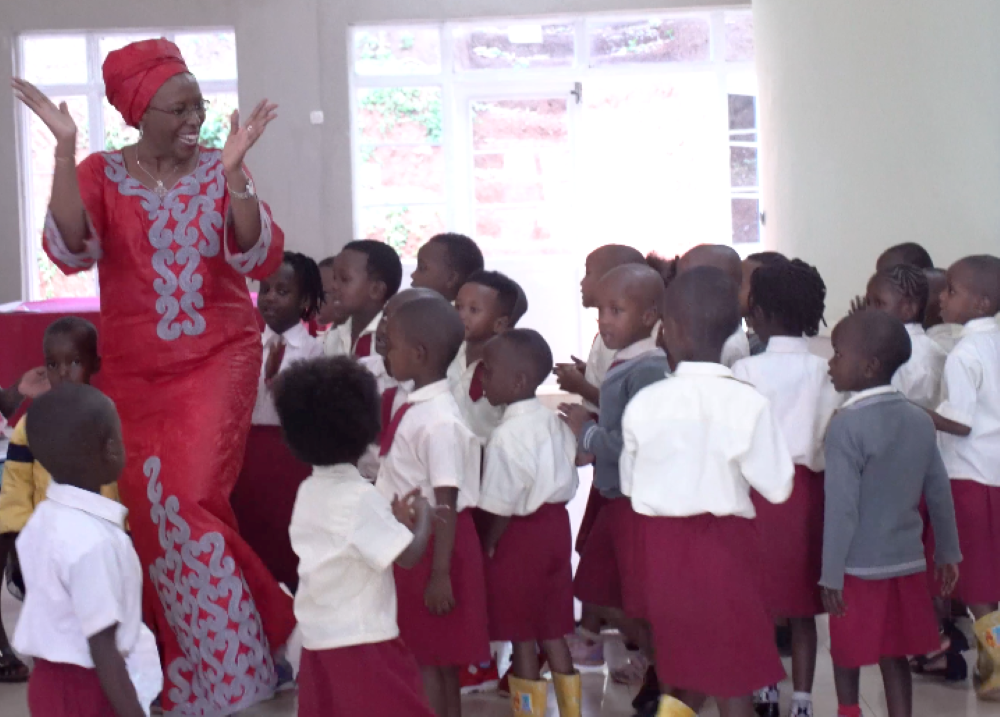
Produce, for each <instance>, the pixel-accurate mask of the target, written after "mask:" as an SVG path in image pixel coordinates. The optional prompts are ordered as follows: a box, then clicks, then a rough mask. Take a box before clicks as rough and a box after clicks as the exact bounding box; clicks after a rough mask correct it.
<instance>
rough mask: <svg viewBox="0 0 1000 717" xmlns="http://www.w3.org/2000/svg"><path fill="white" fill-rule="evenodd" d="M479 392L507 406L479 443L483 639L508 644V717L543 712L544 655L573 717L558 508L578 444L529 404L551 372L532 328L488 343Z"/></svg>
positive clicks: (569, 603)
mask: <svg viewBox="0 0 1000 717" xmlns="http://www.w3.org/2000/svg"><path fill="white" fill-rule="evenodd" d="M483 365H484V366H485V370H484V372H483V389H484V390H485V392H486V398H487V400H489V401H490V403H492V404H493V405H496V406H503V405H506V406H507V408H506V410H505V411H504V416H503V420H502V421H501V423H500V425H499V426H498V427H497V429H496V430H495V431H493V435H492V437H491V438H490V442H489V443H488V444H487V446H486V457H485V464H484V469H483V484H482V489H481V493H480V497H479V507H480V508H481V509H482V510H483V511H486V512H487V513H488V514H489V519H488V520H487V521H486V527H485V534H484V537H483V550H484V552H485V554H486V590H487V604H488V608H489V625H490V638H491V639H492V640H494V641H501V642H513V643H514V654H513V664H512V665H511V677H510V695H511V701H512V704H513V706H514V714H523V715H544V713H545V704H546V702H547V701H548V683H547V682H545V681H544V680H542V679H541V673H540V670H539V659H538V650H539V648H540V649H541V650H542V651H543V652H544V653H545V656H546V658H547V659H548V662H549V666H550V667H551V669H552V679H553V682H554V684H555V689H556V699H557V701H558V703H559V714H560V715H561V716H562V717H579V715H580V699H581V689H582V688H581V684H580V676H579V674H577V673H576V672H575V670H574V669H573V660H572V656H571V655H570V652H569V647H568V645H567V644H566V640H565V636H566V635H568V634H570V633H572V632H573V629H574V622H573V567H572V562H571V551H572V535H571V532H570V524H569V513H568V512H567V511H566V503H568V502H569V501H570V500H572V498H573V496H574V495H575V494H576V489H577V486H578V483H579V481H578V478H577V472H576V465H575V458H576V440H575V438H574V437H573V434H572V432H571V431H570V430H569V429H568V428H567V427H566V426H565V425H564V424H563V423H562V422H561V421H560V420H559V417H558V416H557V415H556V414H555V412H553V411H551V410H549V409H548V408H546V407H545V406H543V405H542V404H541V402H540V401H539V400H538V399H537V398H536V397H535V393H536V391H537V390H538V386H539V385H540V384H541V383H542V382H543V381H544V380H545V377H546V376H548V374H549V372H550V371H551V370H552V351H551V350H550V349H549V346H548V344H547V343H545V339H543V338H542V337H541V335H540V334H538V333H537V332H535V331H531V330H530V329H513V330H511V331H508V332H506V333H504V334H501V335H500V336H497V337H496V338H494V339H492V340H490V342H489V343H487V344H486V349H485V351H484V352H483Z"/></svg>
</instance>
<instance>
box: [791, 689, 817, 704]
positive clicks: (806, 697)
mask: <svg viewBox="0 0 1000 717" xmlns="http://www.w3.org/2000/svg"><path fill="white" fill-rule="evenodd" d="M812 701H813V696H812V692H793V693H792V702H793V703H798V704H803V705H811V704H812Z"/></svg>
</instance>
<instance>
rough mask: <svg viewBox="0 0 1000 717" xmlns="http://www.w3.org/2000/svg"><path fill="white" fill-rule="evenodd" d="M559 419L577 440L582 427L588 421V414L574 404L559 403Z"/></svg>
mask: <svg viewBox="0 0 1000 717" xmlns="http://www.w3.org/2000/svg"><path fill="white" fill-rule="evenodd" d="M559 418H561V419H562V420H563V423H565V424H566V425H567V426H569V428H570V430H571V431H573V434H574V435H575V436H576V437H577V438H579V437H580V434H581V433H583V426H584V425H585V424H586V423H587V421H589V420H590V412H589V411H587V409H586V408H584V407H583V406H580V405H578V404H575V403H560V404H559Z"/></svg>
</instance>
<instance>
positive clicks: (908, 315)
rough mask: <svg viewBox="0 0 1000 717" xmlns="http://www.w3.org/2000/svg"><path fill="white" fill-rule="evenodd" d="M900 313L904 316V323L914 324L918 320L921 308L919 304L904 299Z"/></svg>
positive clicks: (900, 306) (900, 305) (907, 298)
mask: <svg viewBox="0 0 1000 717" xmlns="http://www.w3.org/2000/svg"><path fill="white" fill-rule="evenodd" d="M899 308H900V313H902V314H903V317H904V318H903V323H904V324H912V323H914V322H915V321H916V320H917V315H918V314H919V313H920V307H919V306H918V305H917V302H916V301H914V300H913V299H911V298H909V297H904V298H903V300H902V301H901V302H900V304H899Z"/></svg>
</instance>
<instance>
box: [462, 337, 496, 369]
mask: <svg viewBox="0 0 1000 717" xmlns="http://www.w3.org/2000/svg"><path fill="white" fill-rule="evenodd" d="M492 338H493V337H492V336H490V337H489V338H487V339H483V340H482V341H466V342H465V365H466V366H471V365H472V364H474V363H475V362H476V361H478V360H480V359H481V358H482V357H483V352H484V351H485V350H486V344H487V343H488V342H489V340H490V339H492Z"/></svg>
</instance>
